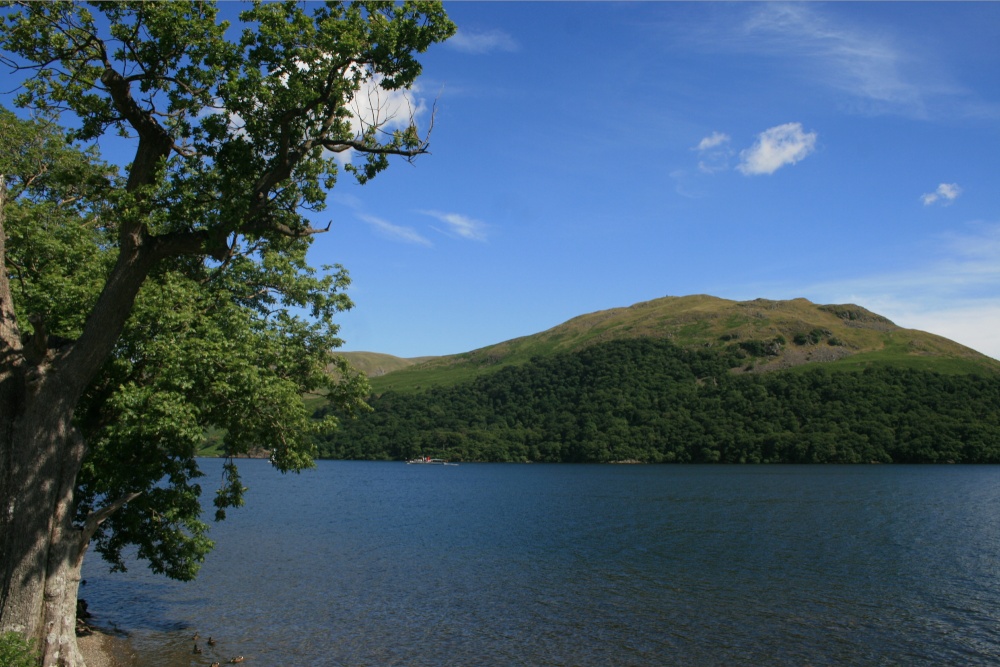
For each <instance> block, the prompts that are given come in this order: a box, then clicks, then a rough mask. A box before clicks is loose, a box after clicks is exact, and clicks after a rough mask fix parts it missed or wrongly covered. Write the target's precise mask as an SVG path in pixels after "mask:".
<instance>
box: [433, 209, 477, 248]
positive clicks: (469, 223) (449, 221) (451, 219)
mask: <svg viewBox="0 0 1000 667" xmlns="http://www.w3.org/2000/svg"><path fill="white" fill-rule="evenodd" d="M421 213H423V214H424V215H429V216H431V217H432V218H436V219H437V220H440V221H441V222H443V223H445V224H446V225H447V226H448V228H447V233H449V234H452V235H454V236H459V237H461V238H463V239H469V240H470V241H485V240H486V227H487V225H486V223H484V222H482V221H479V220H475V219H473V218H470V217H468V216H466V215H462V214H461V213H442V212H440V211H421Z"/></svg>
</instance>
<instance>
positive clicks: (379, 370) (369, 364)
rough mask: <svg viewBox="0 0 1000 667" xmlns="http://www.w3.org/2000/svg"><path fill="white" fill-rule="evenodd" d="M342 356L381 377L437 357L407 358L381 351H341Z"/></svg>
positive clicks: (361, 370)
mask: <svg viewBox="0 0 1000 667" xmlns="http://www.w3.org/2000/svg"><path fill="white" fill-rule="evenodd" d="M340 356H342V357H344V358H345V359H347V361H348V362H350V364H351V366H353V367H354V368H355V369H357V370H358V371H360V372H361V373H364V374H365V375H366V376H368V377H380V376H382V375H385V374H386V373H392V372H393V371H398V370H400V369H403V368H408V367H409V366H413V365H414V364H419V363H423V362H425V361H430V360H431V359H435V358H436V357H414V358H412V359H407V358H403V357H394V356H393V355H391V354H382V353H379V352H341V353H340Z"/></svg>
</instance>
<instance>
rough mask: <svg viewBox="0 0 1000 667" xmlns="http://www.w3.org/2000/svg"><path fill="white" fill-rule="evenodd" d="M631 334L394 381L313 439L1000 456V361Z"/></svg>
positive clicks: (729, 458) (660, 458) (392, 453)
mask: <svg viewBox="0 0 1000 667" xmlns="http://www.w3.org/2000/svg"><path fill="white" fill-rule="evenodd" d="M739 352H740V349H739V348H736V347H728V348H724V349H723V350H722V352H721V353H720V352H719V351H717V350H712V349H685V348H681V347H678V346H676V345H675V344H673V343H672V342H670V341H668V340H666V339H663V338H659V339H656V338H650V337H645V338H622V339H618V340H610V341H605V342H599V343H595V344H593V345H589V346H587V347H585V348H582V349H580V350H576V351H572V352H558V353H554V354H552V355H548V356H544V357H536V358H534V359H532V360H529V361H527V362H525V363H523V364H509V365H506V366H504V367H502V368H501V369H500V370H498V371H496V372H493V373H487V374H483V375H480V376H479V377H476V378H474V379H472V380H470V381H468V382H465V383H462V384H459V385H454V386H440V387H434V388H432V389H429V390H427V391H410V392H394V391H387V392H384V393H382V394H379V395H376V396H372V397H371V398H370V404H371V406H372V408H373V410H372V411H371V412H367V413H365V414H363V415H360V416H358V418H357V419H346V420H344V421H342V423H341V428H339V429H338V430H336V431H334V432H333V433H330V434H328V435H327V436H324V437H323V438H320V439H318V440H317V442H316V444H317V447H318V450H319V452H320V454H321V456H324V457H329V458H338V459H344V458H347V459H395V460H400V459H409V458H413V457H416V456H431V457H433V458H444V459H451V460H459V461H543V462H587V463H613V462H643V463H668V462H670V463H870V462H879V463H944V462H954V463H1000V411H998V410H997V405H1000V375H998V374H997V373H995V372H988V373H967V374H962V373H939V372H933V371H930V370H925V369H914V368H906V367H900V366H899V365H892V364H888V363H878V364H872V365H869V366H868V367H866V368H864V369H862V370H848V369H845V368H840V369H838V370H833V369H835V368H836V364H835V363H825V364H824V363H814V364H807V365H805V366H798V367H795V368H794V369H793V370H786V371H776V372H770V373H746V372H741V373H733V372H732V370H733V368H734V367H738V366H741V365H744V364H746V358H745V357H744V358H741V357H740V355H739Z"/></svg>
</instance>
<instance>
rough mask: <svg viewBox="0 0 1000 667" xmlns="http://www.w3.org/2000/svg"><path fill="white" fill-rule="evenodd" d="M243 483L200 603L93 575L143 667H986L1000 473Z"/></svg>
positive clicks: (249, 467)
mask: <svg viewBox="0 0 1000 667" xmlns="http://www.w3.org/2000/svg"><path fill="white" fill-rule="evenodd" d="M202 464H203V467H204V470H205V472H206V473H207V475H206V477H205V478H204V480H202V481H203V487H204V488H205V489H206V493H207V494H208V496H209V498H208V503H210V502H211V489H213V488H214V485H215V484H216V481H217V480H218V479H219V478H220V475H221V462H220V461H218V460H204V461H202ZM240 467H241V471H242V474H243V476H244V484H245V485H246V486H248V487H250V491H249V493H248V495H247V505H246V507H244V508H242V509H239V510H231V511H230V512H229V519H227V520H226V521H225V522H223V523H220V524H213V527H212V537H213V539H215V540H216V545H217V546H216V550H215V551H214V552H213V553H212V554H211V555H210V556H209V558H208V561H207V562H206V564H205V566H204V568H203V569H202V572H201V574H200V575H199V577H198V579H197V580H196V581H194V582H190V583H178V582H172V581H169V580H166V579H165V578H162V577H154V576H152V575H150V574H148V572H147V571H146V570H145V568H144V567H143V566H141V565H137V566H136V567H133V568H132V569H130V571H129V572H128V573H127V574H124V575H122V574H114V575H110V574H107V567H106V566H105V565H104V564H103V562H101V561H100V559H99V557H98V556H96V555H95V554H91V556H89V557H88V562H87V563H86V565H85V568H84V576H85V578H86V579H87V580H88V583H87V585H86V586H84V587H83V588H81V593H80V594H81V597H83V598H86V599H87V600H88V602H89V604H90V608H91V611H92V612H94V614H95V617H96V618H95V619H94V620H95V622H96V623H97V624H98V625H104V626H109V627H118V628H120V629H121V630H123V631H126V632H127V633H128V634H129V636H130V637H131V641H132V645H133V647H134V648H135V650H136V651H137V652H138V653H139V655H140V658H141V662H142V664H143V665H158V666H167V667H180V666H185V667H187V666H189V665H205V666H207V665H209V664H210V663H211V662H213V661H214V660H221V661H222V662H225V661H226V660H228V659H229V658H230V657H232V656H235V655H244V656H246V662H245V663H244V664H247V665H265V666H268V667H282V666H292V665H309V666H323V665H344V666H345V667H356V666H362V665H368V666H373V667H374V666H386V665H400V666H407V667H419V666H428V667H431V666H434V667H438V666H447V665H455V666H459V665H461V666H466V667H473V666H493V665H495V666H498V667H500V666H505V667H506V666H509V665H532V666H534V665H539V666H542V665H566V666H577V667H589V666H594V667H596V666H602V667H604V666H609V665H613V666H617V665H623V666H636V667H647V666H653V665H657V666H661V665H678V666H684V667H698V666H702V665H706V666H707V665H726V666H729V667H731V666H738V665H790V666H791V665H794V666H796V667H801V666H804V665H906V666H913V665H935V666H937V665H996V664H997V663H998V661H1000V467H997V466H899V465H891V466H890V465H870V466H832V465H831V466H777V465H774V466H610V465H605V466H601V465H540V464H534V465H516V464H509V465H505V464H462V465H459V466H447V467H445V466H427V465H423V466H421V465H406V464H403V463H383V462H346V461H345V462H341V461H321V462H319V463H318V469H317V470H313V471H308V472H305V473H302V474H301V475H294V474H293V475H281V474H279V473H277V472H274V471H273V470H271V468H270V467H269V466H268V465H267V464H266V463H265V462H263V461H243V462H241V466H240ZM195 632H198V633H200V634H201V637H202V639H201V641H200V644H201V646H202V647H203V649H204V653H202V654H200V655H194V654H193V653H192V646H193V642H192V639H191V638H192V636H193V634H194V633H195ZM209 635H211V636H212V637H214V638H215V639H216V640H217V644H216V645H215V646H214V647H208V646H206V645H205V638H207V637H208V636H209Z"/></svg>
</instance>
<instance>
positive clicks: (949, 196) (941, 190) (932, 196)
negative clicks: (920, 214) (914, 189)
mask: <svg viewBox="0 0 1000 667" xmlns="http://www.w3.org/2000/svg"><path fill="white" fill-rule="evenodd" d="M960 194H962V188H960V187H958V183H942V184H941V185H939V186H937V189H936V190H935V191H934V192H928V193H926V194H924V195H921V196H920V201H922V202H923V203H924V206H930V205H931V204H933V203H934V202H938V201H940V202H941V203H942V204H944V205H945V206H947V205H948V204H950V203H952V202H953V201H955V200H956V199H958V196H959V195H960Z"/></svg>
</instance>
